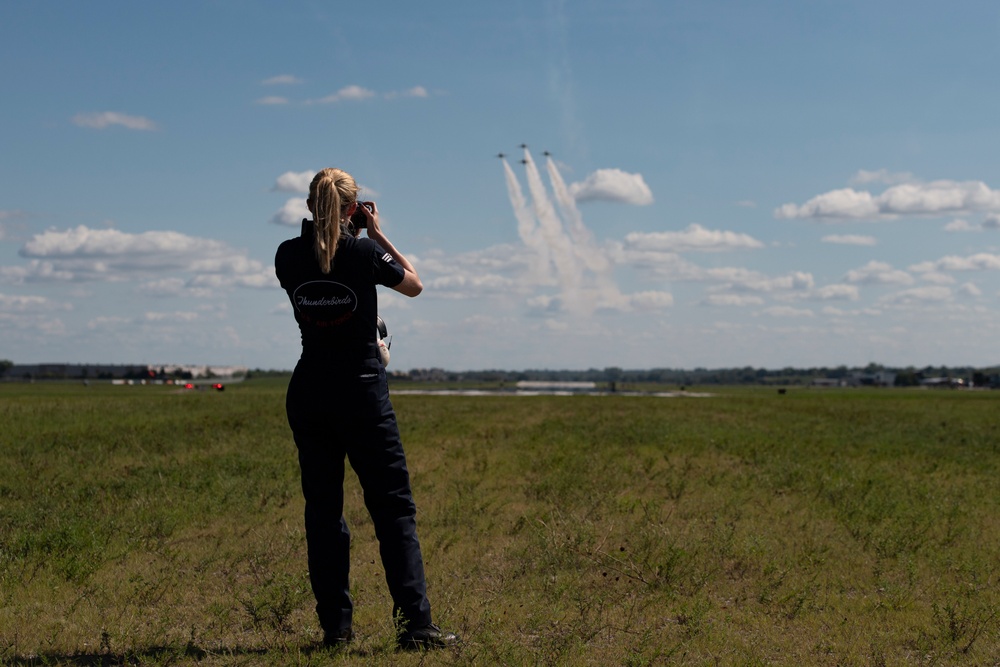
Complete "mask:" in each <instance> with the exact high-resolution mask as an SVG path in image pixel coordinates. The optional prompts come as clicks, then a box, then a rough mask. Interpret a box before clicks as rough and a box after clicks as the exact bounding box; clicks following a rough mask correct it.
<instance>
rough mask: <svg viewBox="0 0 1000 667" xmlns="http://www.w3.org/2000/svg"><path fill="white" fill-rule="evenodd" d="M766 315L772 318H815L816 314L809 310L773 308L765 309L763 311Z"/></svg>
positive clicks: (783, 307) (789, 307) (788, 307)
mask: <svg viewBox="0 0 1000 667" xmlns="http://www.w3.org/2000/svg"><path fill="white" fill-rule="evenodd" d="M761 312H762V313H764V314H765V315H770V316H771V317H788V318H797V317H815V316H816V315H815V313H813V311H811V310H809V309H808V308H792V307H791V306H771V307H770V308H765V309H764V310H762V311H761Z"/></svg>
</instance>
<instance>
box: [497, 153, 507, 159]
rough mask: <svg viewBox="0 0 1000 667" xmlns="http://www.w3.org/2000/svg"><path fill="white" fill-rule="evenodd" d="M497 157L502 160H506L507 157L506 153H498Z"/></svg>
mask: <svg viewBox="0 0 1000 667" xmlns="http://www.w3.org/2000/svg"><path fill="white" fill-rule="evenodd" d="M497 157H498V158H500V159H501V160H502V159H504V158H505V157H507V156H506V155H505V154H504V153H497Z"/></svg>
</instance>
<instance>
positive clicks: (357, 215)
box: [351, 201, 375, 229]
mask: <svg viewBox="0 0 1000 667" xmlns="http://www.w3.org/2000/svg"><path fill="white" fill-rule="evenodd" d="M362 206H364V207H365V208H366V209H368V212H369V213H374V212H375V209H374V208H373V207H372V203H371V202H370V201H359V202H358V210H357V211H355V212H354V215H352V216H351V224H352V225H354V228H355V229H364V228H365V227H367V226H368V216H366V215H365V212H364V211H362V210H361V207H362Z"/></svg>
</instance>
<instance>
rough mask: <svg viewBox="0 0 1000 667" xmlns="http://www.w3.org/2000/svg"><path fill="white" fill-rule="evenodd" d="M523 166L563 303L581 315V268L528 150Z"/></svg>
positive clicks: (525, 152) (525, 150) (526, 150)
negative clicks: (550, 254)
mask: <svg viewBox="0 0 1000 667" xmlns="http://www.w3.org/2000/svg"><path fill="white" fill-rule="evenodd" d="M524 166H525V171H526V172H527V178H528V190H529V191H530V192H531V200H532V203H533V204H534V210H535V216H536V217H537V218H538V222H539V227H540V228H541V230H542V236H543V237H544V239H545V242H546V243H547V244H548V247H549V250H550V251H551V253H552V263H553V264H554V265H555V267H556V277H557V278H558V280H559V285H560V287H561V289H562V296H563V300H564V301H565V303H566V305H567V307H569V308H570V309H571V310H574V311H579V310H580V309H581V308H585V307H586V304H584V303H583V301H582V299H581V288H582V279H583V271H582V267H581V265H580V263H579V262H577V260H576V257H575V256H574V252H573V244H572V242H571V241H570V239H569V237H568V236H567V235H566V231H565V230H564V229H563V224H562V220H560V219H559V216H558V215H557V214H556V210H555V208H553V206H552V202H550V201H549V196H548V193H547V192H546V191H545V184H544V183H542V177H541V175H540V174H539V173H538V167H537V166H536V165H535V161H534V160H532V159H531V154H530V153H529V152H528V149H527V148H525V149H524Z"/></svg>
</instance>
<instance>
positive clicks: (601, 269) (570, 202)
mask: <svg viewBox="0 0 1000 667" xmlns="http://www.w3.org/2000/svg"><path fill="white" fill-rule="evenodd" d="M545 167H546V170H547V171H548V173H549V181H550V182H551V183H552V191H553V192H554V193H555V196H556V202H557V203H558V204H559V211H560V212H561V213H562V216H563V218H564V219H565V220H566V221H567V222H568V223H569V224H568V227H569V232H570V236H571V237H572V239H573V248H574V250H575V251H576V256H577V257H578V258H579V259H580V261H582V262H583V263H584V264H586V265H587V268H588V269H590V270H591V271H594V272H595V273H597V274H598V276H605V275H607V276H610V272H611V263H610V262H609V261H608V258H607V256H605V255H604V253H602V252H601V251H600V249H599V248H598V247H597V245H596V243H595V242H594V236H593V234H591V233H590V230H589V229H587V226H586V225H584V224H583V216H582V215H581V214H580V209H578V208H577V207H576V199H574V198H573V195H571V194H570V193H569V188H567V187H566V182H565V181H564V180H563V178H562V174H560V173H559V169H558V168H557V167H556V163H555V161H554V160H553V159H552V158H551V157H549V158H548V159H547V160H546V163H545Z"/></svg>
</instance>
